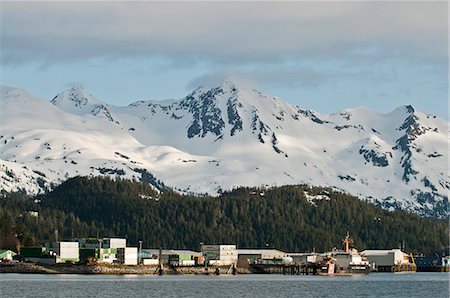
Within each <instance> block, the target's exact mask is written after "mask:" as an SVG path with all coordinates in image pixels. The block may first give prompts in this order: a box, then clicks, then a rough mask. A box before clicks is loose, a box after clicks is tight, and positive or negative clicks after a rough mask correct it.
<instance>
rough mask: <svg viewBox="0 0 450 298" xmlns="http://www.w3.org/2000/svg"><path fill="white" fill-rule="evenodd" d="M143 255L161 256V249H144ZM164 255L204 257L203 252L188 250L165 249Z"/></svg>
mask: <svg viewBox="0 0 450 298" xmlns="http://www.w3.org/2000/svg"><path fill="white" fill-rule="evenodd" d="M142 253H144V254H145V253H147V254H153V255H159V249H154V248H151V249H143V250H142ZM162 254H163V255H193V256H201V255H202V253H201V252H198V251H193V250H187V249H163V250H162Z"/></svg>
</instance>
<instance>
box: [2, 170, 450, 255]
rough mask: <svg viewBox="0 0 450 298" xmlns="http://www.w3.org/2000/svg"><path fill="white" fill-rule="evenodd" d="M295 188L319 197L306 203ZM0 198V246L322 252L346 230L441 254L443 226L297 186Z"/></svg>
mask: <svg viewBox="0 0 450 298" xmlns="http://www.w3.org/2000/svg"><path fill="white" fill-rule="evenodd" d="M305 192H306V193H307V194H308V195H309V196H317V195H319V197H320V198H322V199H321V200H314V201H312V202H311V201H308V200H307V196H306V195H305ZM1 202H2V204H1V207H0V218H1V225H2V226H1V229H2V230H1V231H0V232H1V235H0V236H1V238H0V241H3V242H4V241H5V240H7V241H9V243H10V242H11V241H12V240H14V239H19V240H20V242H21V244H26V245H29V244H30V243H42V242H44V241H45V240H53V239H55V230H57V231H58V236H59V238H60V239H70V238H74V237H96V236H97V235H100V236H102V237H107V236H121V237H127V238H128V240H129V243H130V244H131V245H133V244H137V242H138V241H139V240H143V241H144V246H145V247H154V248H158V247H163V248H190V249H199V246H200V243H201V242H203V243H232V244H237V245H238V247H241V248H248V247H255V248H258V247H259V248H260V247H271V248H278V249H281V250H285V251H312V250H314V249H315V250H316V251H327V250H330V249H332V248H333V247H338V248H339V247H341V244H342V239H343V237H344V236H345V234H346V232H347V231H349V232H350V234H351V236H352V237H353V239H354V240H355V247H357V248H358V249H360V250H363V249H367V248H372V249H376V248H398V247H400V246H403V248H404V249H405V250H406V251H408V252H413V253H425V254H434V253H439V254H441V253H444V252H446V251H448V237H449V229H448V223H447V221H436V220H430V219H426V218H421V217H419V216H417V215H414V214H411V213H408V212H404V211H400V212H399V211H396V212H389V211H386V210H382V209H380V208H378V207H376V206H374V205H371V204H368V203H366V202H363V201H361V200H359V199H357V198H355V197H352V196H350V195H347V194H344V193H340V192H335V191H332V190H330V189H326V188H320V187H314V188H311V187H309V186H305V185H299V186H283V187H276V188H271V189H257V188H239V189H237V190H233V191H231V192H226V193H224V194H222V195H221V196H220V197H210V196H183V195H180V194H178V193H175V192H173V191H170V190H167V191H165V192H163V193H158V192H156V191H154V190H153V189H152V188H151V187H150V186H148V185H145V184H142V183H138V182H132V181H128V180H116V181H113V180H110V179H109V178H100V177H96V178H85V177H76V178H72V179H70V180H68V181H66V182H65V183H63V184H62V185H60V186H59V187H57V188H56V189H55V190H54V191H52V192H51V193H49V194H46V195H42V196H38V197H34V198H28V197H26V196H23V195H19V194H8V195H6V197H4V198H2V201H1ZM27 211H37V212H39V216H38V217H37V218H36V217H32V216H31V214H30V213H27ZM18 233H21V234H20V235H19V236H18V237H15V236H17V234H18ZM13 234H14V235H15V236H14V235H13ZM11 235H13V236H14V237H12V236H11ZM8 239H9V240H8ZM0 244H1V246H5V245H4V244H3V243H0Z"/></svg>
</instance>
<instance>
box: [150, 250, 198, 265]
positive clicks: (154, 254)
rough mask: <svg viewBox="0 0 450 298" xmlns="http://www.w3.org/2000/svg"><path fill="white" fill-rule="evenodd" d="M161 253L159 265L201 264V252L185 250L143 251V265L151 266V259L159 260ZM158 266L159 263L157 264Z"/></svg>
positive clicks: (152, 262)
mask: <svg viewBox="0 0 450 298" xmlns="http://www.w3.org/2000/svg"><path fill="white" fill-rule="evenodd" d="M160 253H161V263H162V264H169V263H170V264H171V265H174V266H193V265H202V264H203V255H202V253H201V252H198V251H193V250H186V249H162V250H161V251H160V250H159V249H143V250H142V259H143V263H144V265H146V264H148V265H153V264H154V263H155V261H151V260H153V259H157V260H158V259H159V254H160ZM157 264H159V261H158V263H157Z"/></svg>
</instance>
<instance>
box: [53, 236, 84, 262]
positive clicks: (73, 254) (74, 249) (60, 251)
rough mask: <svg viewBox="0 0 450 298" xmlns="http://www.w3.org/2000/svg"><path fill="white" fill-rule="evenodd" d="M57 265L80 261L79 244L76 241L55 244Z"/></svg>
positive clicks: (54, 251)
mask: <svg viewBox="0 0 450 298" xmlns="http://www.w3.org/2000/svg"><path fill="white" fill-rule="evenodd" d="M53 254H54V255H55V257H56V263H65V262H78V261H79V260H80V252H79V243H78V242H76V241H73V242H72V241H70V242H69V241H58V242H54V243H53Z"/></svg>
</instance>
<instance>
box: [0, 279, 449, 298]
mask: <svg viewBox="0 0 450 298" xmlns="http://www.w3.org/2000/svg"><path fill="white" fill-rule="evenodd" d="M449 276H450V275H449V274H447V273H412V274H391V273H377V274H369V275H367V276H335V277H327V276H284V275H237V276H194V275H193V276H190V275H183V276H168V275H167V276H142V275H140V276H137V275H124V276H115V275H94V276H92V275H91V276H89V275H39V274H0V297H129V298H131V297H422V298H428V297H449Z"/></svg>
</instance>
